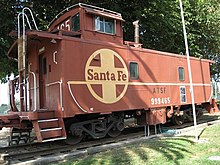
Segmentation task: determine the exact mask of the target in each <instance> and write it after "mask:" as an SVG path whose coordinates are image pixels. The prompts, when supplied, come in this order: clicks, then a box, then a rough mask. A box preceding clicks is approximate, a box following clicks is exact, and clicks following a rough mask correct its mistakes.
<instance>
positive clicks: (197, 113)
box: [196, 108, 203, 120]
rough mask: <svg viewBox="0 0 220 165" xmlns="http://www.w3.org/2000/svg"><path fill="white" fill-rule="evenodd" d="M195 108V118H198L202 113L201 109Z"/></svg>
mask: <svg viewBox="0 0 220 165" xmlns="http://www.w3.org/2000/svg"><path fill="white" fill-rule="evenodd" d="M196 110H197V111H196V118H197V119H198V120H199V119H200V118H201V117H202V115H203V111H202V108H197V109H196Z"/></svg>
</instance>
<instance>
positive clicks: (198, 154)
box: [61, 125, 220, 165]
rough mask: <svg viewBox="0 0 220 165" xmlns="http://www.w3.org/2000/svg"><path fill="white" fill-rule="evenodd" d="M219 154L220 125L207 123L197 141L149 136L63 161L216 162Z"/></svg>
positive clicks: (121, 164) (80, 164) (118, 164)
mask: <svg viewBox="0 0 220 165" xmlns="http://www.w3.org/2000/svg"><path fill="white" fill-rule="evenodd" d="M211 156H220V125H212V126H209V127H207V128H206V129H205V130H204V131H203V132H202V134H201V135H200V141H199V142H194V137H193V136H188V137H169V138H162V139H150V140H146V141H143V142H141V143H136V144H131V145H128V146H126V147H123V148H115V149H114V150H110V151H106V152H102V153H98V154H95V155H90V156H88V157H85V158H82V159H78V160H73V161H68V162H63V163H61V164H64V165H87V164H88V165H129V164H130V165H144V164H147V165H148V164H149V165H151V164H152V165H166V164H167V165H171V164H173V165H188V164H193V165H194V164H195V165H209V164H210V165H214V164H216V165H217V164H220V161H216V160H215V161H213V160H209V159H208V158H209V157H211Z"/></svg>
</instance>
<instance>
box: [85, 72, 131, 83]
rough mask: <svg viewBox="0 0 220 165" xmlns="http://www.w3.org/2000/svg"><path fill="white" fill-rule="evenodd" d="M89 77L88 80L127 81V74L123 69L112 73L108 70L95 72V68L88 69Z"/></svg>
mask: <svg viewBox="0 0 220 165" xmlns="http://www.w3.org/2000/svg"><path fill="white" fill-rule="evenodd" d="M87 76H88V77H87V78H88V80H104V81H126V80H127V75H126V74H125V73H124V72H123V71H117V72H115V73H111V72H109V71H106V72H100V73H98V72H94V70H93V69H88V70H87Z"/></svg>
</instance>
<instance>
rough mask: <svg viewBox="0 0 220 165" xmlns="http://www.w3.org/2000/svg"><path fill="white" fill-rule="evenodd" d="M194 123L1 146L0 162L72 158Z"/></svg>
mask: <svg viewBox="0 0 220 165" xmlns="http://www.w3.org/2000/svg"><path fill="white" fill-rule="evenodd" d="M218 116H219V115H215V116H210V115H209V116H205V117H203V118H202V119H201V120H200V121H199V122H198V127H199V128H204V127H206V126H207V125H210V124H213V123H220V120H218ZM192 125H193V123H192V122H191V123H186V124H183V125H181V126H169V125H165V126H163V127H161V128H160V129H159V127H157V132H156V134H155V128H154V127H150V136H147V134H146V132H145V131H144V130H145V129H144V127H138V128H129V129H125V130H124V131H123V133H122V134H121V135H120V136H119V137H117V138H114V139H113V138H105V139H99V140H88V141H86V142H81V143H79V144H77V145H67V144H64V143H63V142H62V141H60V142H50V143H41V144H38V143H32V144H26V145H20V146H9V147H1V148H0V155H1V157H0V164H16V165H24V164H26V165H28V164H32V165H33V164H48V163H52V162H57V161H62V160H65V159H70V158H71V159H74V158H79V157H83V156H86V155H91V154H94V153H97V152H102V151H106V150H109V149H112V148H115V147H120V146H124V145H126V144H130V143H135V142H138V141H142V140H144V139H145V140H146V139H150V138H157V137H161V136H175V135H178V134H182V133H183V132H186V131H190V130H192V129H193V128H192V127H191V126H192Z"/></svg>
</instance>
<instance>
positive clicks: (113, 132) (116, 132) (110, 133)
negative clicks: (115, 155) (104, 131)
mask: <svg viewBox="0 0 220 165" xmlns="http://www.w3.org/2000/svg"><path fill="white" fill-rule="evenodd" d="M120 134H121V131H120V130H118V129H117V128H116V127H113V128H112V129H110V130H109V131H108V136H110V137H112V138H114V137H117V136H119V135H120Z"/></svg>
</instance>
